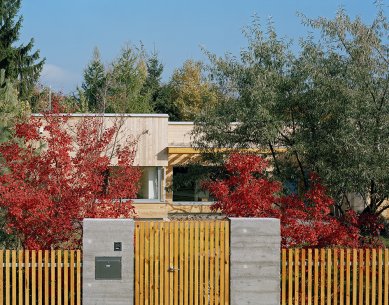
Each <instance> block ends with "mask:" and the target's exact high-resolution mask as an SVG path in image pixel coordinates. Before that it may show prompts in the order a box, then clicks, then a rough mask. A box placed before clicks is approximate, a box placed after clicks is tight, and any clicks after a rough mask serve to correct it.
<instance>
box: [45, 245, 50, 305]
mask: <svg viewBox="0 0 389 305" xmlns="http://www.w3.org/2000/svg"><path fill="white" fill-rule="evenodd" d="M49 280H50V278H49V251H48V250H45V293H44V296H45V305H46V304H47V305H48V304H49V296H50V294H49Z"/></svg>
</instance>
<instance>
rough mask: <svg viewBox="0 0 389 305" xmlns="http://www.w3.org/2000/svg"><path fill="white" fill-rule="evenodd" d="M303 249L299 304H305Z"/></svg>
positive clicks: (303, 253) (304, 261)
mask: <svg viewBox="0 0 389 305" xmlns="http://www.w3.org/2000/svg"><path fill="white" fill-rule="evenodd" d="M305 264H306V257H305V249H302V250H301V305H305V288H306V287H305V272H306V270H305V269H306V265H305Z"/></svg>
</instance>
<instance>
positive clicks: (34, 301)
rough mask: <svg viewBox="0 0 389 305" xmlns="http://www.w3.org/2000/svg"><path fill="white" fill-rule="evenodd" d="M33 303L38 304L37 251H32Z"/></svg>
mask: <svg viewBox="0 0 389 305" xmlns="http://www.w3.org/2000/svg"><path fill="white" fill-rule="evenodd" d="M31 305H36V251H35V250H33V251H31Z"/></svg>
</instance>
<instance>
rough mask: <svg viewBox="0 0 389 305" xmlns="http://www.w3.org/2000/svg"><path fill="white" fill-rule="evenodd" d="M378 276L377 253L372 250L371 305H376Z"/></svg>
mask: <svg viewBox="0 0 389 305" xmlns="http://www.w3.org/2000/svg"><path fill="white" fill-rule="evenodd" d="M376 274H377V252H376V249H373V250H372V256H371V305H376V294H377V288H376Z"/></svg>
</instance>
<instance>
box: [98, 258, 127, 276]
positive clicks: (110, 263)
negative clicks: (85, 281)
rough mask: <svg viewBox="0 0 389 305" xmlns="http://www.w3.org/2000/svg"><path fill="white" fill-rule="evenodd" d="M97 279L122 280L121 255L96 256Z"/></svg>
mask: <svg viewBox="0 0 389 305" xmlns="http://www.w3.org/2000/svg"><path fill="white" fill-rule="evenodd" d="M95 279H96V280H121V279H122V258H121V257H120V256H96V257H95Z"/></svg>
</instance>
